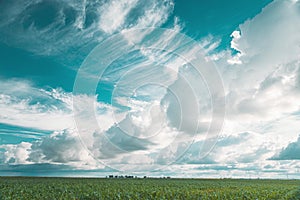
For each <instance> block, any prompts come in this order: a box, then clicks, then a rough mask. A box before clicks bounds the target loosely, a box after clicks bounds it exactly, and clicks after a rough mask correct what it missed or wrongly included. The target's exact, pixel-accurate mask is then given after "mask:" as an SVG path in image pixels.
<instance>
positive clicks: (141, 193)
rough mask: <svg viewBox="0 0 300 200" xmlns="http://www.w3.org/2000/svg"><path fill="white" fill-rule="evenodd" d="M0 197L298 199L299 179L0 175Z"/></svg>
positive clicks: (299, 197)
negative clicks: (107, 177)
mask: <svg viewBox="0 0 300 200" xmlns="http://www.w3.org/2000/svg"><path fill="white" fill-rule="evenodd" d="M0 199H300V180H238V179H100V178H99V179H96V178H29V177H1V178H0Z"/></svg>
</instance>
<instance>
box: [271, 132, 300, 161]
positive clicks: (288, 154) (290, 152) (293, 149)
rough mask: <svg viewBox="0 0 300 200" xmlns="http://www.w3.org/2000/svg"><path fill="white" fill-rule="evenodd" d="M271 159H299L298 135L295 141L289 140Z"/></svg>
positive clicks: (299, 140)
mask: <svg viewBox="0 0 300 200" xmlns="http://www.w3.org/2000/svg"><path fill="white" fill-rule="evenodd" d="M271 159H272V160H300V136H299V137H298V140H297V141H296V142H291V143H289V145H288V146H287V147H285V148H283V149H282V150H281V151H280V152H279V154H278V155H275V156H273V157H272V158H271Z"/></svg>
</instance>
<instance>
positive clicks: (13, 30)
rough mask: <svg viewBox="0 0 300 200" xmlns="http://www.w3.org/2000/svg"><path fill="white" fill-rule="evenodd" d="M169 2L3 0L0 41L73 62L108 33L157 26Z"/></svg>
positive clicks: (169, 7)
mask: <svg viewBox="0 0 300 200" xmlns="http://www.w3.org/2000/svg"><path fill="white" fill-rule="evenodd" d="M173 7H174V5H173V1H172V0H163V1H161V0H155V1H149V2H144V1H138V0H109V1H80V2H79V1H76V0H71V1H69V0H64V1H56V0H55V1H47V0H42V1H31V0H25V1H23V0H21V1H14V2H11V3H6V2H2V3H1V7H0V13H1V14H0V35H1V39H0V41H1V42H4V43H6V44H8V45H9V46H13V47H18V48H22V49H25V50H27V51H29V52H33V53H35V54H37V55H46V56H55V57H56V58H58V60H59V61H60V62H62V63H64V64H66V63H67V64H68V65H72V66H74V65H76V66H77V67H78V63H81V62H82V61H83V59H84V58H85V56H86V55H87V54H88V53H89V52H90V51H91V50H92V49H93V48H94V47H95V46H96V45H97V44H98V43H99V42H101V41H103V40H104V39H106V38H107V37H109V36H110V35H111V34H112V33H115V32H117V31H122V30H124V29H128V28H145V27H157V26H160V25H162V24H163V23H164V22H166V21H167V19H168V17H169V16H170V14H171V13H172V12H173ZM70 63H71V64H70Z"/></svg>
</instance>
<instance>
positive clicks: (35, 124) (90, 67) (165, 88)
mask: <svg viewBox="0 0 300 200" xmlns="http://www.w3.org/2000/svg"><path fill="white" fill-rule="evenodd" d="M299 23H300V2H299V1H298V0H274V1H271V0H244V1H239V0H229V1H226V2H225V1H222V0H212V1H204V0H189V1H184V0H153V1H143V0H100V1H85V0H83V1H77V0H71V1H70V0H62V1H56V0H52V1H48V0H16V1H14V2H7V1H1V2H0V175H1V176H5V175H6V176H87V177H89V176H91V177H103V176H106V175H109V174H115V175H117V174H120V175H125V174H132V175H137V176H144V175H147V176H172V177H185V178H188V177H199V178H284V179H285V178H297V179H299V178H300V173H299V169H300V123H299V121H300V104H299V100H298V99H299V97H300V89H299V86H300V26H298V24H299Z"/></svg>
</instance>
